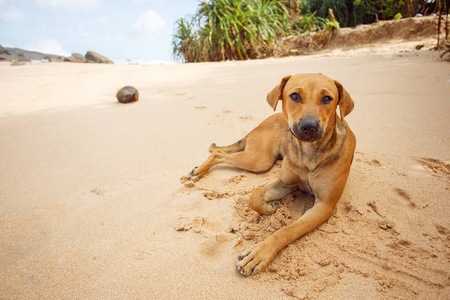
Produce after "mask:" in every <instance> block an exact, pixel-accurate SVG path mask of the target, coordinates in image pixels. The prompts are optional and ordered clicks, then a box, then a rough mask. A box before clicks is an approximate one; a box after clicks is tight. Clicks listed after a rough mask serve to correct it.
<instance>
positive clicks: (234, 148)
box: [209, 136, 247, 153]
mask: <svg viewBox="0 0 450 300" xmlns="http://www.w3.org/2000/svg"><path fill="white" fill-rule="evenodd" d="M246 144H247V136H246V137H244V138H243V139H241V140H239V141H237V142H236V143H234V144H232V145H229V146H222V147H219V146H217V145H216V143H214V144H212V145H211V146H209V151H210V152H214V151H216V150H222V151H224V152H227V153H234V152H239V151H243V150H244V149H245V145H246Z"/></svg>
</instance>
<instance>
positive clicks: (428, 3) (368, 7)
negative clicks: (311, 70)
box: [300, 0, 448, 27]
mask: <svg viewBox="0 0 450 300" xmlns="http://www.w3.org/2000/svg"><path fill="white" fill-rule="evenodd" d="M447 1H448V0H447ZM436 5H437V1H436V0H303V1H302V2H301V4H300V9H301V11H302V14H312V13H314V12H316V16H317V17H322V18H325V17H326V16H327V15H328V12H327V10H328V8H331V9H333V11H334V14H335V16H336V20H337V21H338V22H339V24H340V25H341V26H344V27H354V26H356V25H358V24H370V23H373V22H375V21H377V20H391V19H394V18H395V16H396V15H397V14H400V15H401V16H411V17H412V16H414V15H415V14H416V13H422V14H424V15H425V14H430V13H432V12H434V11H435V10H436Z"/></svg>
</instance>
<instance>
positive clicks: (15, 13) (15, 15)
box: [0, 5, 25, 23]
mask: <svg viewBox="0 0 450 300" xmlns="http://www.w3.org/2000/svg"><path fill="white" fill-rule="evenodd" d="M24 18H25V13H24V12H23V11H22V10H20V9H18V8H17V7H15V6H14V5H10V6H9V7H8V8H7V9H5V10H3V11H2V12H1V13H0V20H1V21H2V22H6V23H12V22H20V21H22V20H23V19H24Z"/></svg>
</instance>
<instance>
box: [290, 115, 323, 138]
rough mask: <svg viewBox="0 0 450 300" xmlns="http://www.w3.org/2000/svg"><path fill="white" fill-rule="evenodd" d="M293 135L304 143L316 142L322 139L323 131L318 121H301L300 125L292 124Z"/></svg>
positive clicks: (308, 119)
mask: <svg viewBox="0 0 450 300" xmlns="http://www.w3.org/2000/svg"><path fill="white" fill-rule="evenodd" d="M289 130H290V131H291V133H292V134H293V135H294V136H295V137H296V138H297V139H299V140H301V141H302V142H314V141H317V140H319V139H321V138H322V135H323V130H322V127H321V126H320V122H319V121H317V120H316V119H310V118H307V119H303V118H302V119H300V121H299V122H298V123H294V124H290V125H289Z"/></svg>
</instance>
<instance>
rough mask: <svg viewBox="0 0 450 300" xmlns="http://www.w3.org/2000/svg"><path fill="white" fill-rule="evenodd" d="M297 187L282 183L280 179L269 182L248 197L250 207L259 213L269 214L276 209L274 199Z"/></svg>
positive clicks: (287, 193)
mask: <svg viewBox="0 0 450 300" xmlns="http://www.w3.org/2000/svg"><path fill="white" fill-rule="evenodd" d="M296 189H297V185H287V184H284V183H283V182H282V181H281V180H280V179H275V180H273V181H271V182H269V183H268V184H267V185H266V186H264V187H262V188H260V189H258V190H256V191H255V192H253V193H252V194H251V196H250V198H249V199H248V203H249V205H250V207H251V208H252V209H253V210H254V211H256V212H257V213H259V214H260V215H270V214H273V213H274V212H275V211H276V210H277V208H278V207H277V204H278V203H275V201H274V200H279V199H281V198H283V197H285V196H287V195H289V194H290V193H292V192H294V191H295V190H296Z"/></svg>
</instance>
